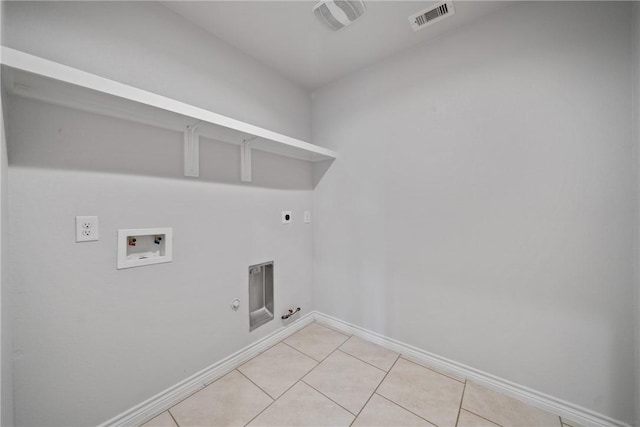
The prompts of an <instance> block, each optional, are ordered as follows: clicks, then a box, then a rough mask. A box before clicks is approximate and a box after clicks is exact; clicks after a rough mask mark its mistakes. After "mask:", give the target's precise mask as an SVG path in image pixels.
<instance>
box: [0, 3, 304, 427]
mask: <svg viewBox="0 0 640 427" xmlns="http://www.w3.org/2000/svg"><path fill="white" fill-rule="evenodd" d="M5 7H6V9H5V24H6V25H5V26H4V32H5V38H4V40H3V43H4V44H5V45H7V46H10V47H13V48H16V49H20V50H24V51H26V52H29V53H33V54H35V55H39V56H42V57H45V58H49V59H52V60H55V61H58V62H62V63H64V64H68V65H71V66H75V67H77V68H81V69H84V70H87V71H90V72H94V73H96V74H99V75H102V76H105V77H109V78H112V79H115V80H119V81H122V82H125V83H128V84H132V85H134V86H138V87H141V88H144V89H147V90H151V91H153V92H156V93H160V94H163V95H167V96H170V97H174V98H177V99H180V100H183V101H186V102H190V103H193V104H196V105H199V106H203V107H205V108H210V109H212V110H214V111H216V112H219V113H221V114H226V115H229V116H231V117H234V118H236V119H240V120H245V121H248V122H250V123H253V124H256V125H259V126H263V127H266V128H268V129H272V130H275V131H279V132H282V133H286V134H288V135H291V136H294V137H298V138H304V139H308V137H309V134H310V98H309V94H308V93H307V92H306V91H305V90H303V89H301V88H300V87H298V86H296V85H294V84H292V83H290V82H288V81H287V80H285V79H284V78H282V77H280V76H279V75H278V74H276V73H275V72H273V71H272V70H270V69H268V68H267V67H265V66H263V65H261V64H259V63H258V62H256V61H255V60H253V59H251V58H249V57H248V56H246V55H244V54H242V53H240V52H238V51H235V50H234V49H232V48H231V47H229V46H228V45H226V44H224V43H223V42H221V41H220V40H218V39H215V38H214V37H212V36H211V35H209V34H208V33H206V32H204V31H202V30H201V29H199V28H197V27H194V26H193V25H192V24H189V23H188V22H186V21H185V20H184V19H183V18H182V17H180V16H179V15H177V14H175V13H173V12H172V11H170V10H169V9H167V8H165V7H164V6H162V5H159V4H155V3H149V2H68V3H67V2H42V3H32V2H20V3H13V2H10V3H7V4H6V5H5ZM8 116H9V118H8V120H7V123H8V131H7V132H8V134H7V143H8V151H9V153H8V154H9V164H10V166H9V179H10V180H11V183H12V184H11V187H10V188H9V199H10V206H11V208H10V213H9V219H10V236H16V237H17V238H16V239H15V240H14V242H13V243H12V246H11V259H10V265H11V279H12V285H13V286H14V288H15V293H16V294H15V296H14V301H13V302H12V303H13V305H14V307H15V325H14V337H15V339H14V347H15V371H14V374H15V418H16V424H17V425H21V426H35V425H40V426H43V425H46V426H55V425H92V424H97V423H100V422H102V421H105V420H106V419H108V418H110V417H112V416H114V415H117V414H118V413H120V412H121V411H124V410H126V409H129V408H130V407H132V406H133V405H135V404H137V403H139V402H141V401H143V400H145V399H147V398H149V397H150V396H152V395H154V394H155V393H157V392H160V391H162V390H163V389H165V388H166V387H168V386H170V385H173V384H175V383H176V382H178V381H180V380H182V379H184V378H186V377H187V376H189V375H191V374H193V373H194V372H197V371H198V370H200V369H202V368H204V367H206V366H208V365H210V364H211V363H214V362H216V361H218V360H219V359H221V358H223V357H226V356H228V355H229V354H231V353H232V352H234V351H236V350H238V349H240V348H242V347H243V346H245V345H247V344H249V343H251V342H253V341H255V340H256V339H258V338H260V337H262V336H264V335H266V334H268V333H270V332H272V331H274V330H275V329H277V328H279V327H280V326H281V322H280V320H279V319H278V318H277V317H276V320H275V321H274V322H271V323H270V324H268V325H265V326H263V327H261V328H259V329H257V330H256V331H254V332H252V333H249V332H248V312H247V295H248V290H247V286H248V278H247V267H248V266H249V265H250V264H254V263H258V262H263V261H268V260H275V274H276V285H275V286H276V289H275V298H276V302H275V309H276V314H277V313H279V312H281V311H284V310H286V309H287V308H289V307H290V306H294V305H295V306H301V307H302V308H303V310H305V311H307V310H311V309H312V308H313V301H312V297H313V295H312V261H311V254H312V241H311V227H310V226H308V225H306V226H305V225H304V224H302V223H300V222H294V224H292V225H289V226H283V225H282V224H280V211H282V210H284V209H288V210H293V211H294V212H295V213H301V212H302V211H303V210H310V209H311V208H312V194H311V191H312V177H311V166H310V165H309V164H308V163H306V162H301V161H297V160H293V159H286V158H281V157H279V156H274V155H270V154H266V153H259V152H255V153H254V158H253V174H254V182H253V183H252V184H251V185H240V182H239V162H240V158H239V149H238V147H236V146H231V145H227V144H222V143H217V142H214V141H204V142H202V143H201V165H202V166H201V174H202V177H201V178H200V179H196V180H193V179H185V178H184V177H182V169H181V168H182V135H181V134H178V133H175V132H170V131H164V130H160V129H154V128H151V127H146V126H142V125H136V124H132V123H128V122H124V121H120V120H115V119H109V118H106V117H99V116H95V115H91V114H85V113H81V112H79V111H74V110H69V109H65V108H61V107H54V106H50V105H45V104H41V103H38V102H35V101H27V100H21V99H10V104H9V107H8ZM76 215H98V216H99V219H100V233H101V239H100V241H99V242H94V243H83V244H77V243H75V239H74V218H75V216H76ZM152 226H170V227H173V228H174V234H175V236H174V261H173V262H172V263H171V264H162V265H155V266H150V267H142V268H134V269H129V270H122V271H117V270H116V268H115V267H116V252H115V251H116V249H115V248H116V239H115V238H116V231H117V229H119V228H138V227H152ZM3 242H5V239H4V238H3ZM35 242H38V243H35ZM3 297H4V295H3ZM235 297H239V298H240V299H241V300H242V307H241V309H240V310H239V311H238V312H233V311H231V309H230V307H229V304H230V302H231V300H232V299H233V298H235ZM3 326H4V324H3ZM3 347H4V346H3ZM3 350H4V348H3ZM4 380H5V378H4V373H3V382H4ZM3 386H4V384H3Z"/></svg>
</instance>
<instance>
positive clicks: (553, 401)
mask: <svg viewBox="0 0 640 427" xmlns="http://www.w3.org/2000/svg"><path fill="white" fill-rule="evenodd" d="M314 321H317V322H319V323H321V324H324V325H326V326H329V327H331V328H333V329H336V330H338V331H342V332H345V333H347V334H350V335H355V336H358V337H360V338H363V339H366V340H367V341H371V342H373V343H375V344H378V345H379V346H381V347H385V348H388V349H389V350H392V351H395V352H397V353H400V354H402V355H403V356H404V357H406V358H408V359H410V360H414V361H416V362H419V363H424V364H425V365H429V366H431V367H433V368H434V369H437V370H440V371H442V372H443V373H445V374H450V375H451V376H453V377H456V378H463V379H467V380H470V381H473V382H475V383H477V384H480V385H482V386H485V387H487V388H489V389H492V390H495V391H497V392H499V393H502V394H505V395H507V396H511V397H513V398H515V399H518V400H520V401H522V402H525V403H527V404H529V405H532V406H535V407H537V408H540V409H543V410H545V411H548V412H552V413H554V414H558V415H560V416H561V417H563V418H564V419H566V420H568V421H573V422H574V423H578V424H581V425H584V426H606V427H628V426H629V425H628V424H626V423H624V422H622V421H618V420H615V419H613V418H611V417H608V416H606V415H602V414H599V413H597V412H594V411H591V410H589V409H586V408H583V407H581V406H578V405H574V404H572V403H569V402H566V401H564V400H561V399H558V398H555V397H553V396H549V395H548V394H545V393H541V392H539V391H536V390H532V389H530V388H528V387H525V386H522V385H519V384H515V383H513V382H511V381H507V380H505V379H502V378H499V377H496V376H495V375H491V374H488V373H486V372H482V371H480V370H478V369H474V368H472V367H469V366H466V365H463V364H461V363H458V362H456V361H453V360H450V359H447V358H445V357H441V356H438V355H436V354H433V353H429V352H428V351H425V350H421V349H419V348H416V347H413V346H410V345H408V344H405V343H402V342H400V341H396V340H394V339H391V338H388V337H385V336H383V335H380V334H378V333H375V332H372V331H369V330H367V329H364V328H361V327H359V326H356V325H353V324H351V323H348V322H345V321H342V320H340V319H336V318H335V317H331V316H328V315H326V314H323V313H319V312H317V311H312V312H310V313H308V314H307V315H305V316H303V317H301V318H300V319H299V320H297V321H295V322H293V323H291V324H290V325H288V326H286V327H283V328H281V329H279V330H277V331H275V332H273V333H271V334H270V335H268V336H266V337H264V338H262V339H260V340H258V341H256V342H255V343H253V344H250V345H248V346H247V347H245V348H243V349H241V350H239V351H237V352H235V353H234V354H232V355H230V356H229V357H226V358H224V359H222V360H220V361H219V362H216V363H214V364H213V365H211V366H209V367H207V368H205V369H203V370H201V371H200V372H197V373H195V374H194V375H192V376H190V377H189V378H187V379H185V380H183V381H181V382H179V383H178V384H175V385H173V386H171V387H169V388H168V389H166V390H164V391H162V392H160V393H158V394H156V395H155V396H153V397H151V398H150V399H147V400H146V401H144V402H142V403H140V404H138V405H136V406H134V407H133V408H131V409H129V410H127V411H125V412H123V413H121V414H120V415H117V416H115V417H113V418H111V419H110V420H108V421H106V422H104V423H102V424H100V426H99V427H124V426H139V425H141V424H143V423H145V422H146V421H148V420H150V419H152V418H153V417H155V416H157V415H159V414H160V413H162V412H164V411H166V410H167V409H169V408H171V407H172V406H173V405H175V404H176V403H178V402H180V401H181V400H183V399H184V398H186V397H187V396H189V395H191V394H193V393H195V392H196V391H198V390H200V389H202V388H204V387H205V386H207V385H209V384H211V383H212V382H213V381H215V380H217V379H218V378H220V377H222V376H223V375H226V374H227V373H229V372H231V371H232V370H234V369H235V368H237V367H238V366H240V365H242V364H243V363H245V362H246V361H248V360H249V359H251V358H252V357H255V356H257V355H258V354H259V353H261V352H263V351H264V350H266V349H268V348H269V347H271V346H273V345H275V344H276V343H278V342H279V341H282V340H283V339H285V338H287V337H288V336H289V335H291V334H293V333H295V332H297V331H298V330H300V329H302V328H304V327H305V326H307V325H309V324H310V323H312V322H314Z"/></svg>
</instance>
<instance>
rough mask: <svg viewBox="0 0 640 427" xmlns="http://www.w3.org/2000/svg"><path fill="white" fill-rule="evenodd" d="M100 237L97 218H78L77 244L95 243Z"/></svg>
mask: <svg viewBox="0 0 640 427" xmlns="http://www.w3.org/2000/svg"><path fill="white" fill-rule="evenodd" d="M99 237H100V235H99V234H98V217H97V216H77V217H76V242H93V241H95V240H98V238H99Z"/></svg>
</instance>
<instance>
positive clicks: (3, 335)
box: [0, 1, 14, 426]
mask: <svg viewBox="0 0 640 427" xmlns="http://www.w3.org/2000/svg"><path fill="white" fill-rule="evenodd" d="M5 4H6V2H4V1H2V2H0V45H2V42H3V40H4V37H3V33H4V25H3V24H4V8H5ZM1 77H2V71H1V70H0V79H1ZM4 113H5V111H4V105H3V102H2V100H0V347H1V348H0V424H2V426H12V425H14V417H13V340H12V335H13V331H12V327H11V326H12V323H13V320H12V303H11V301H12V299H11V283H10V281H9V259H8V258H9V239H8V221H9V217H8V179H7V178H8V176H7V174H8V170H9V165H8V161H7V143H6V134H5V125H4Z"/></svg>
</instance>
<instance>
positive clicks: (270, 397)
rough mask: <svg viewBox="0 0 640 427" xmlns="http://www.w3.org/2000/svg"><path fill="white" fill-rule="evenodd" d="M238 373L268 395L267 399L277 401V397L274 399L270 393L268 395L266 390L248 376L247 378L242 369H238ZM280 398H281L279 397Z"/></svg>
mask: <svg viewBox="0 0 640 427" xmlns="http://www.w3.org/2000/svg"><path fill="white" fill-rule="evenodd" d="M235 370H236V371H238V372H239V373H240V375H242V376H243V377H245V378H246V379H247V380H249V382H250V383H251V384H253V385H254V386H256V387H258V388H259V389H260V391H261V392H263V393H264V394H266V395H267V397H268V398H269V399H271V400H276V399H277V397H272V396H271V395H270V394H269V393H267V391H266V390H265V389H263V388H262V387H260V386H259V385H258V384H256V383H255V382H254V381H253V380H252V379H251V378H249V377H248V376H246V375H245V374H244V373H243V372H242V371H240V369H238V368H236V369H235ZM278 397H279V396H278Z"/></svg>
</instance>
